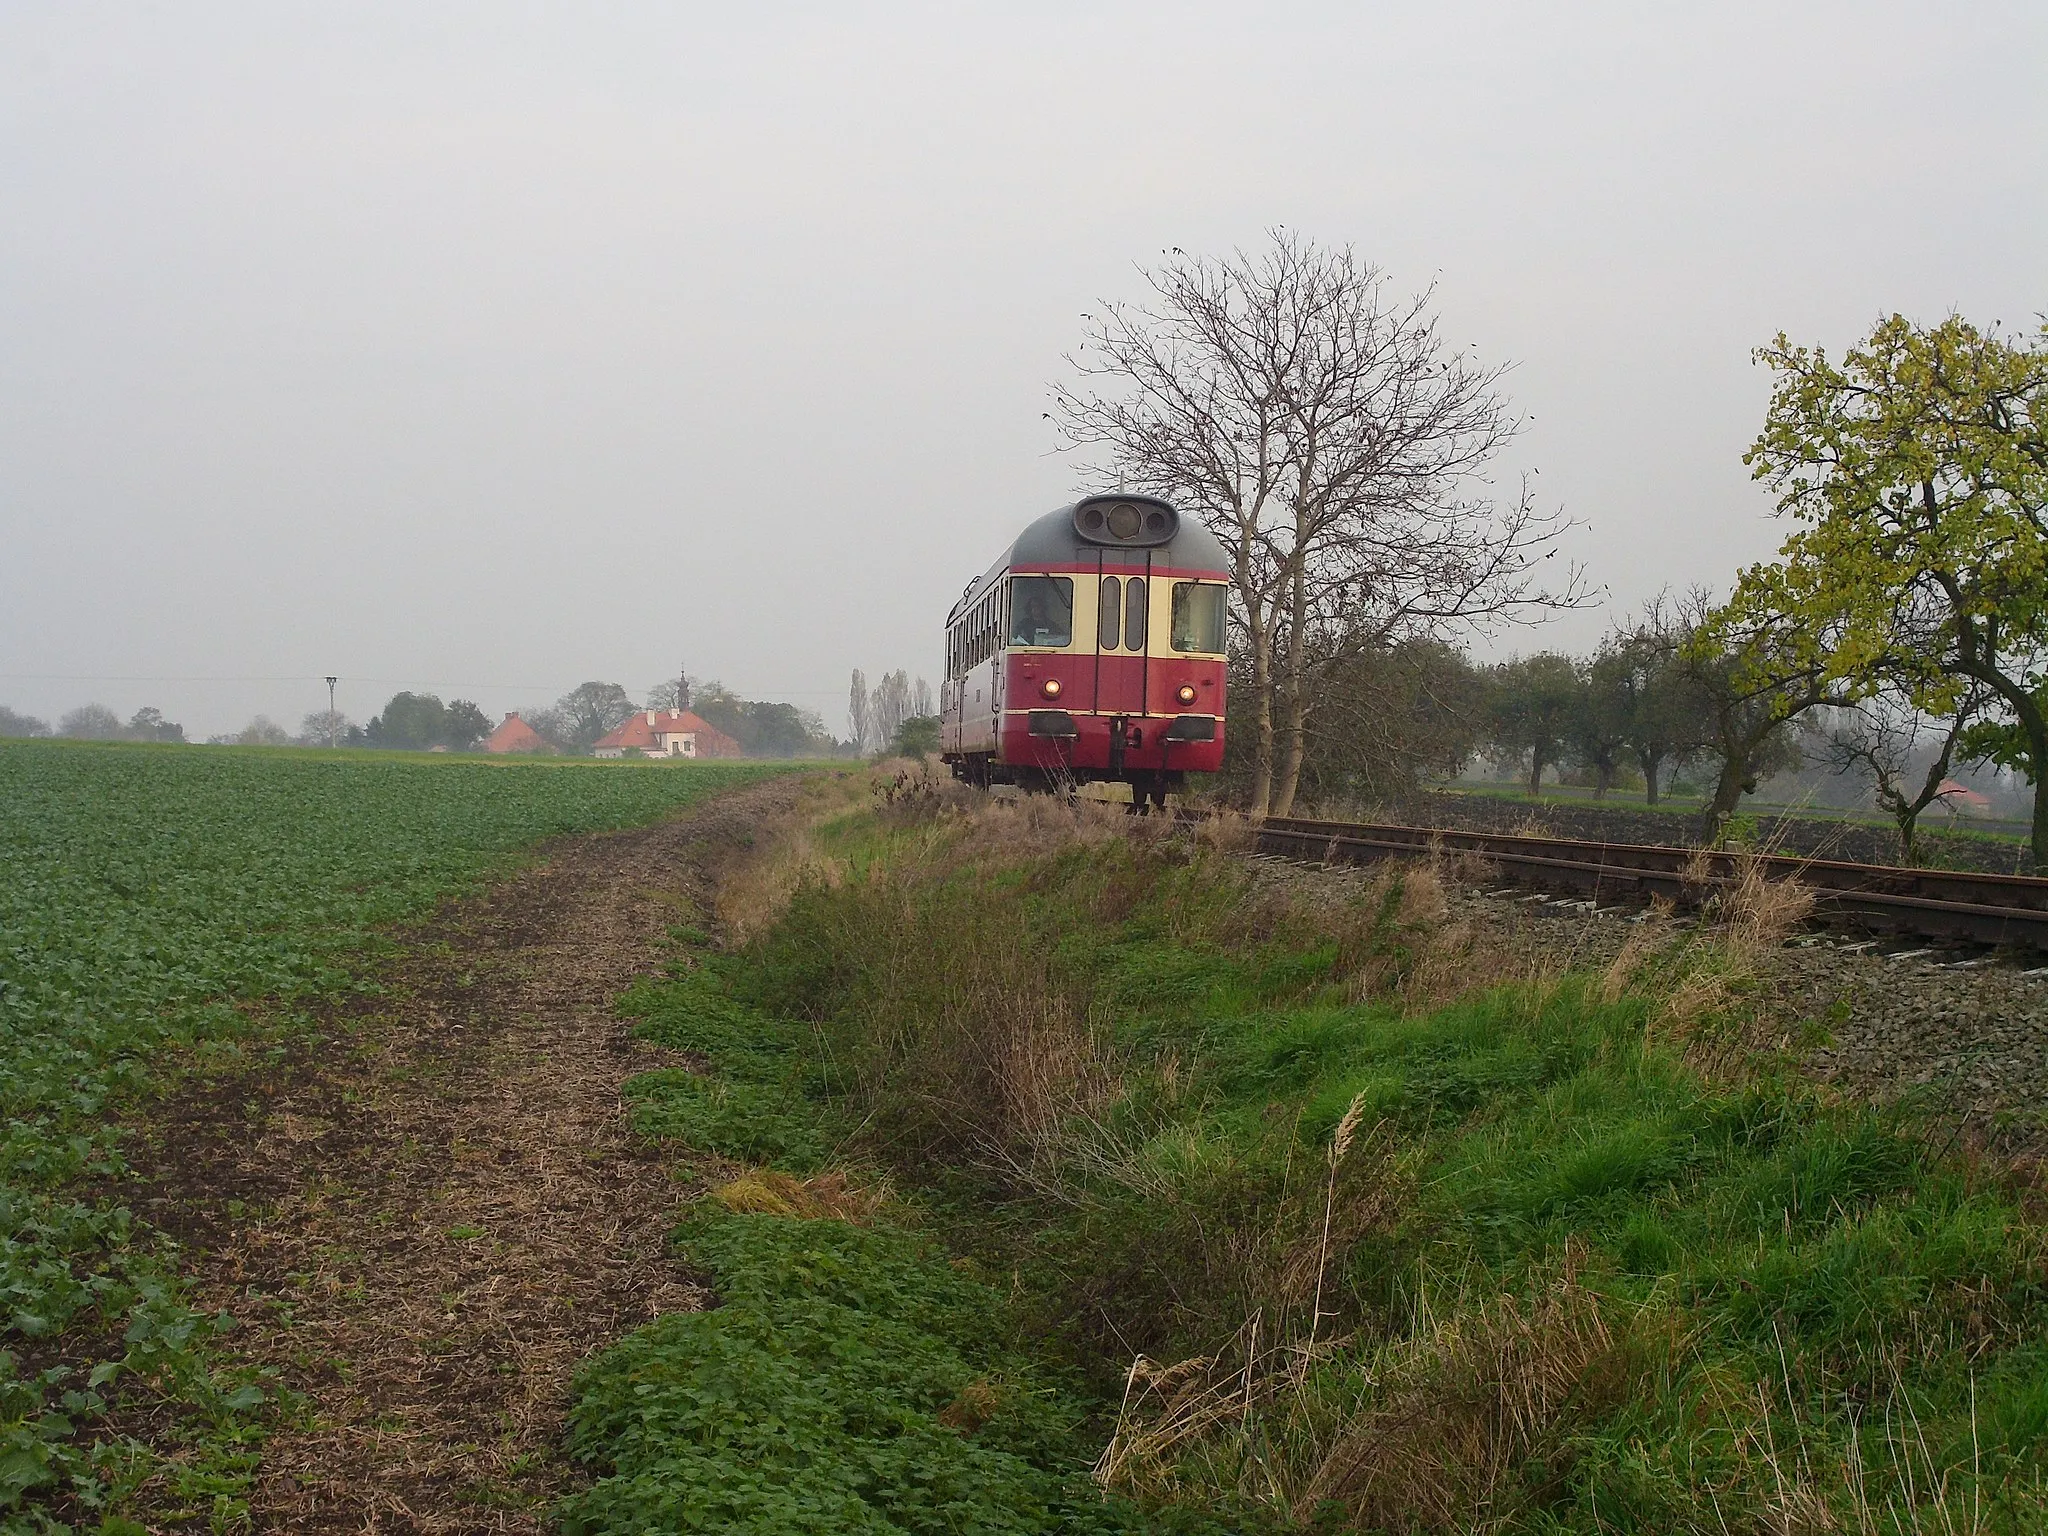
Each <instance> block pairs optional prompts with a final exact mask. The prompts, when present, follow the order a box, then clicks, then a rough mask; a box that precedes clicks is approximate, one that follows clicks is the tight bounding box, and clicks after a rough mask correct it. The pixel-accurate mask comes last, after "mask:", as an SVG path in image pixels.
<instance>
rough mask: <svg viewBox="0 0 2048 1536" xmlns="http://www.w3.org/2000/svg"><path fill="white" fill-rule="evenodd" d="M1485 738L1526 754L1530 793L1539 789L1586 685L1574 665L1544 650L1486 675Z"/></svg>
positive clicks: (1516, 753) (1558, 753) (1567, 732)
mask: <svg viewBox="0 0 2048 1536" xmlns="http://www.w3.org/2000/svg"><path fill="white" fill-rule="evenodd" d="M1489 682H1490V684H1491V686H1490V688H1489V690H1488V691H1489V694H1490V697H1489V700H1488V705H1487V721H1488V730H1487V735H1488V739H1489V740H1490V741H1491V742H1492V743H1493V745H1494V746H1495V747H1497V748H1499V749H1500V750H1501V751H1502V752H1504V753H1506V754H1508V755H1510V756H1513V757H1526V758H1527V759H1528V762H1529V793H1530V794H1532V795H1537V794H1541V793H1542V792H1543V770H1544V769H1545V768H1547V767H1550V766H1552V765H1553V764H1555V763H1556V762H1557V761H1558V759H1559V758H1560V757H1561V756H1562V755H1563V753H1564V748H1565V743H1566V742H1567V741H1568V740H1569V739H1570V734H1571V729H1572V721H1573V718H1574V717H1575V715H1576V714H1577V713H1578V711H1579V708H1580V703H1579V700H1580V695H1581V693H1582V691H1583V688H1584V682H1583V679H1582V678H1581V676H1580V673H1579V666H1578V663H1577V662H1575V661H1573V660H1572V659H1571V657H1569V656H1560V655H1558V654H1556V653H1555V652H1553V651H1543V652H1540V653H1538V654H1537V655H1534V656H1524V657H1521V658H1518V659H1517V660H1514V661H1509V662H1503V663H1502V664H1501V665H1499V666H1497V667H1495V668H1494V669H1493V673H1492V676H1491V677H1490V679H1489Z"/></svg>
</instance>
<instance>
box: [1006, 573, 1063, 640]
mask: <svg viewBox="0 0 2048 1536" xmlns="http://www.w3.org/2000/svg"><path fill="white" fill-rule="evenodd" d="M1073 640H1074V578H1073V577H1071V576H1012V577H1011V578H1010V644H1012V645H1071V644H1072V643H1073Z"/></svg>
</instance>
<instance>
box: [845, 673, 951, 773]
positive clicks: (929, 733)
mask: <svg viewBox="0 0 2048 1536" xmlns="http://www.w3.org/2000/svg"><path fill="white" fill-rule="evenodd" d="M846 730H847V741H848V744H849V745H850V746H851V747H852V748H853V750H854V751H856V752H860V753H863V754H866V755H869V756H873V755H874V754H876V753H880V752H910V753H917V752H936V751H937V750H938V747H939V720H938V707H937V705H936V704H934V702H933V700H932V685H931V684H930V683H928V682H926V681H925V680H924V679H923V678H921V677H920V678H919V679H918V680H917V681H916V682H914V683H913V682H912V681H911V680H910V674H909V673H908V672H904V671H901V670H899V671H895V672H884V673H883V674H882V675H881V676H880V677H879V678H877V679H876V680H875V682H874V685H873V686H872V687H870V686H869V684H868V679H867V674H866V673H864V672H862V671H861V669H860V668H859V667H855V668H854V669H853V682H852V686H851V688H850V689H849V691H848V694H847V699H846Z"/></svg>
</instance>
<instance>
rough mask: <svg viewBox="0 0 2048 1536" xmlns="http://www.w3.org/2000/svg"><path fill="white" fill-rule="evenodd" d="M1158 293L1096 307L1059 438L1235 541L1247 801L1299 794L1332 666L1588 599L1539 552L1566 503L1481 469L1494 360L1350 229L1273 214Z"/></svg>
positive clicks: (1154, 276) (1157, 273)
mask: <svg viewBox="0 0 2048 1536" xmlns="http://www.w3.org/2000/svg"><path fill="white" fill-rule="evenodd" d="M1145 276H1146V279H1147V281H1148V283H1149V284H1150V286H1151V288H1152V294H1153V297H1152V299H1151V301H1149V302H1148V303H1146V304H1142V305H1121V304H1112V305H1109V306H1107V307H1105V309H1104V310H1103V312H1102V313H1101V314H1099V315H1089V316H1084V317H1083V319H1084V321H1085V322H1086V324H1087V340H1086V342H1085V343H1084V345H1083V346H1082V347H1081V349H1080V350H1079V352H1077V353H1076V354H1074V355H1073V356H1071V357H1070V358H1069V359H1068V362H1069V364H1070V366H1072V368H1073V369H1074V371H1075V373H1076V374H1077V375H1078V376H1079V382H1078V384H1077V385H1075V386H1067V385H1059V386H1055V388H1054V392H1053V406H1054V410H1053V413H1052V414H1053V415H1054V417H1055V419H1056V421H1057V423H1058V425H1059V428H1060V431H1061V433H1062V435H1063V436H1065V438H1066V439H1067V441H1068V443H1069V444H1070V445H1072V446H1074V447H1076V448H1079V449H1093V450H1099V451H1100V452H1102V453H1103V454H1104V455H1105V456H1106V457H1107V459H1108V467H1109V468H1111V469H1113V470H1114V471H1115V472H1116V473H1117V474H1118V476H1119V477H1120V478H1121V479H1122V480H1123V481H1124V482H1126V483H1129V484H1131V485H1132V486H1133V487H1134V488H1138V489H1143V490H1147V491H1152V492H1155V493H1157V494H1159V495H1162V496H1164V497H1166V498H1167V499H1168V500H1170V501H1173V502H1174V503H1176V504H1177V505H1178V506H1180V507H1181V508H1182V509H1183V510H1185V511H1189V512H1192V513H1194V514H1195V515H1197V516H1199V517H1201V518H1202V519H1203V520H1204V521H1205V522H1206V523H1207V524H1208V525H1209V527H1210V528H1211V529H1212V530H1213V531H1214V532H1215V533H1216V535H1217V536H1218V537H1219V538H1220V539H1221V540H1222V541H1223V543H1224V545H1225V546H1226V547H1227V549H1228V550H1229V552H1230V556H1231V564H1232V583H1233V595H1234V597H1235V604H1234V613H1233V619H1234V621H1235V623H1236V625H1237V629H1238V634H1239V637H1240V640H1241V643H1242V646H1243V649H1244V651H1245V653H1246V657H1247V661H1248V664H1249V667H1248V669H1249V672H1250V682H1251V688H1250V694H1251V697H1250V699H1249V701H1248V702H1249V704H1250V708H1251V721H1250V724H1251V729H1252V732H1253V734H1254V769H1253V775H1252V786H1251V808H1252V810H1253V812H1254V813H1255V814H1264V813H1266V812H1267V811H1269V810H1270V811H1271V812H1273V813H1275V814H1284V813H1285V812H1286V811H1288V810H1289V809H1290V808H1291V807H1292V805H1293V801H1294V795H1295V789H1296V786H1297V784H1298V783H1299V780H1300V775H1301V766H1302V754H1303V749H1304V745H1305V742H1306V738H1307V729H1308V721H1309V716H1310V713H1311V711H1312V709H1313V707H1314V701H1315V697H1316V692H1317V689H1316V684H1317V680H1318V675H1319V673H1320V672H1321V671H1323V670H1326V669H1328V668H1331V667H1335V666H1340V665H1342V664H1343V663H1345V662H1346V661H1348V660H1350V659H1352V658H1355V657H1357V656H1359V655H1362V654H1366V653H1369V652H1371V651H1374V650H1376V649H1382V648H1384V647H1386V646H1388V645H1392V644H1396V643H1399V642H1402V641H1405V640H1411V639H1417V638H1424V637H1429V636H1434V635H1439V634H1442V633H1443V632H1445V630H1446V629H1447V628H1448V627H1449V626H1451V625H1453V624H1456V623H1467V624H1474V623H1478V624H1483V623H1484V622H1486V621H1488V620H1496V619H1503V618H1510V617H1513V616H1516V615H1517V614H1520V613H1523V612H1525V611H1527V610H1529V609H1532V608H1539V607H1549V606H1557V605H1561V604H1571V603H1576V602H1578V601H1579V600H1580V597H1581V592H1580V582H1579V578H1578V574H1577V572H1576V571H1573V572H1572V573H1570V574H1569V575H1568V576H1566V577H1565V578H1564V579H1563V581H1562V582H1561V583H1560V584H1559V586H1558V588H1557V590H1555V591H1552V590H1550V589H1548V588H1546V587H1545V586H1543V585H1542V584H1541V583H1540V582H1539V581H1538V579H1537V568H1538V567H1539V566H1540V565H1541V563H1542V562H1543V561H1544V560H1545V559H1547V558H1548V557H1549V556H1551V555H1552V554H1554V553H1555V541H1556V539H1557V537H1558V535H1559V534H1561V533H1562V532H1563V530H1564V527H1565V524H1564V523H1563V522H1562V521H1561V520H1560V519H1559V518H1557V517H1556V516H1554V515H1546V514H1542V513H1539V512H1538V511H1537V510H1536V509H1535V505H1534V503H1533V501H1532V499H1531V497H1530V496H1529V494H1528V492H1527V488H1526V486H1525V487H1524V489H1523V492H1522V494H1521V495H1520V496H1519V497H1518V498H1517V499H1516V500H1515V501H1514V502H1513V503H1512V505H1510V506H1508V507H1505V508H1503V507H1500V506H1499V505H1497V504H1496V503H1495V501H1494V500H1493V498H1492V497H1491V495H1490V494H1488V493H1487V491H1486V488H1485V485H1484V483H1483V482H1482V481H1481V479H1480V475H1481V472H1482V471H1483V470H1484V469H1485V468H1486V466H1487V465H1488V464H1490V463H1491V462H1492V461H1493V460H1494V459H1495V458H1496V457H1497V456H1498V454H1499V453H1500V452H1501V450H1502V449H1504V448H1505V447H1506V446H1507V444H1508V443H1509V442H1510V441H1511V440H1512V439H1513V437H1514V435H1515V433H1516V431H1517V429H1518V427H1519V425H1520V423H1519V421H1517V420H1516V419H1515V418H1514V417H1513V416H1512V415H1511V414H1510V413H1509V411H1508V408H1507V405H1506V403H1505V401H1504V400H1503V398H1502V396H1501V394H1500V392H1499V389H1498V385H1499V382H1500V378H1501V374H1502V372H1503V370H1502V369H1501V368H1499V367H1489V366H1486V365H1483V364H1481V363H1479V362H1477V361H1476V360H1475V359H1474V358H1473V357H1472V356H1471V355H1470V354H1469V352H1467V351H1466V350H1463V349H1459V348H1454V347H1451V346H1449V345H1447V344H1446V343H1445V341H1444V340H1443V338H1442V336H1441V335H1440V334H1439V328H1438V323H1437V320H1436V318H1435V316H1434V315H1433V313H1432V312H1431V303H1432V300H1433V293H1432V291H1430V290H1425V291H1423V292H1422V293H1421V294H1418V295H1415V296H1412V297H1409V298H1397V297H1395V296H1393V295H1392V294H1390V293H1389V292H1388V289H1387V283H1386V279H1385V275H1384V274H1383V273H1382V272H1381V271H1380V270H1379V269H1378V268H1377V267H1374V266H1372V265H1370V264H1369V263H1366V262H1364V261H1362V260H1361V259H1360V258H1359V257H1358V256H1357V255H1355V254H1354V253H1353V251H1352V250H1351V249H1350V248H1349V247H1343V248H1340V249H1337V250H1323V249H1321V248H1319V247H1318V246H1316V245H1315V244H1314V243H1313V242H1311V241H1308V240H1306V239H1303V238H1302V237H1300V236H1297V235H1294V234H1291V233H1288V232H1286V231H1275V232H1274V233H1273V234H1272V236H1271V239H1270V243H1269V245H1268V246H1267V248H1266V249H1265V250H1264V251H1263V252H1262V253H1260V254H1258V255H1256V256H1252V255H1247V254H1245V253H1243V252H1239V253H1237V254H1235V255H1233V256H1232V257H1230V258H1228V259H1212V258H1198V257H1191V256H1189V255H1187V254H1186V253H1185V252H1182V251H1178V250H1176V251H1174V252H1173V253H1172V254H1171V255H1170V256H1169V258H1168V259H1167V260H1166V261H1164V262H1162V263H1161V264H1160V265H1159V266H1157V267H1156V268H1154V269H1152V270H1151V271H1149V272H1147V273H1146V274H1145Z"/></svg>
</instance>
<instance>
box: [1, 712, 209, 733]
mask: <svg viewBox="0 0 2048 1536" xmlns="http://www.w3.org/2000/svg"><path fill="white" fill-rule="evenodd" d="M0 736H66V737H69V738H71V739H72V740H73V741H183V740H184V739H185V727H183V726H182V725H179V724H178V723H177V722H176V721H175V720H166V719H165V718H164V712H163V711H162V710H160V709H157V708H156V707H155V706H153V705H144V706H143V707H142V708H141V709H138V710H137V711H135V713H134V714H133V715H131V716H129V717H128V719H127V721H126V722H123V721H122V719H121V717H120V716H119V715H117V714H115V713H114V712H113V711H112V710H111V709H109V708H107V706H106V705H104V704H81V705H80V706H79V707H78V708H77V709H74V710H72V711H70V712H69V713H68V714H65V715H63V716H61V717H60V718H59V719H58V721H57V725H56V728H55V729H54V730H52V729H51V727H50V722H49V721H47V720H41V719H38V718H37V717H36V716H34V715H28V714H23V713H21V712H20V711H19V710H13V709H9V708H8V707H7V706H6V705H4V704H0Z"/></svg>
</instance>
